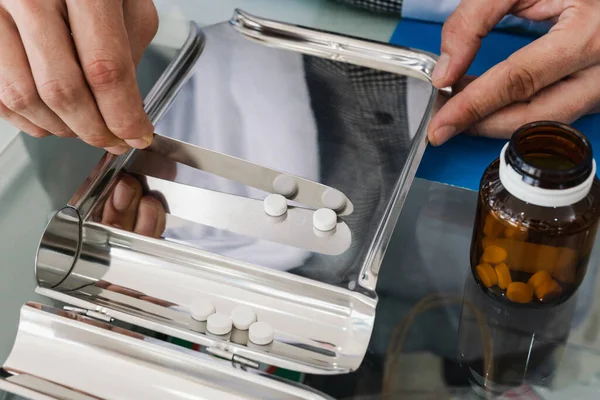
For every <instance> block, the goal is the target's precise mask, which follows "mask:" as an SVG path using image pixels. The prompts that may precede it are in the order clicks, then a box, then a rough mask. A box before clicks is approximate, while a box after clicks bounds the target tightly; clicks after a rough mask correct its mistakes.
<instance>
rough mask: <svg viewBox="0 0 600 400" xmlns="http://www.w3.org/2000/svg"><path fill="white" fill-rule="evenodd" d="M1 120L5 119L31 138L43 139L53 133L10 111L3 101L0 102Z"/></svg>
mask: <svg viewBox="0 0 600 400" xmlns="http://www.w3.org/2000/svg"><path fill="white" fill-rule="evenodd" d="M0 118H2V119H5V120H6V121H8V122H9V123H10V124H11V125H13V126H14V127H15V128H17V129H18V130H20V131H23V132H25V133H26V134H28V135H30V136H33V137H36V138H42V137H46V136H49V135H51V133H50V132H48V131H47V130H45V129H42V128H40V127H39V126H37V125H36V124H34V123H32V122H31V121H29V120H28V119H27V118H25V117H23V116H21V115H19V114H17V113H15V112H13V111H12V110H10V109H9V108H8V107H6V106H5V105H4V103H2V102H1V101H0Z"/></svg>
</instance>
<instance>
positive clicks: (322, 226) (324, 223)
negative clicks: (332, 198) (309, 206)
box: [313, 208, 337, 232]
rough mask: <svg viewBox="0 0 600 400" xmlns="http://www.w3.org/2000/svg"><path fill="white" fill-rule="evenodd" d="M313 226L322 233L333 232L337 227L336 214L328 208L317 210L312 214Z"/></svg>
mask: <svg viewBox="0 0 600 400" xmlns="http://www.w3.org/2000/svg"><path fill="white" fill-rule="evenodd" d="M313 225H314V227H315V229H318V230H320V231H323V232H328V231H330V230H333V228H335V227H336V225H337V214H336V213H335V211H333V210H331V209H329V208H319V209H318V210H317V211H315V213H314V214H313Z"/></svg>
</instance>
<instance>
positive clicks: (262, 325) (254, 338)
mask: <svg viewBox="0 0 600 400" xmlns="http://www.w3.org/2000/svg"><path fill="white" fill-rule="evenodd" d="M274 337H275V333H274V332H273V328H271V325H269V324H267V323H266V322H261V321H259V322H255V323H253V324H252V325H250V330H249V331H248V339H250V341H251V342H252V343H254V344H258V345H260V346H264V345H267V344H269V343H271V342H272V341H273V338H274Z"/></svg>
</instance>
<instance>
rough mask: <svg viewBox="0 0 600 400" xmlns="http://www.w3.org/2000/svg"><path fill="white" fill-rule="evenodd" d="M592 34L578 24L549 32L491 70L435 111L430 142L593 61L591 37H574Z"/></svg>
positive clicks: (455, 132) (429, 134) (454, 132)
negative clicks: (588, 40) (567, 29)
mask: <svg viewBox="0 0 600 400" xmlns="http://www.w3.org/2000/svg"><path fill="white" fill-rule="evenodd" d="M588 34H589V33H588V31H587V30H585V29H584V30H583V31H582V30H581V29H578V27H573V28H572V31H571V32H569V33H568V34H567V33H565V32H562V31H556V32H551V33H548V34H547V35H545V36H543V37H542V38H540V39H538V40H536V41H535V42H533V43H532V44H530V45H528V46H526V47H524V48H523V49H521V50H519V51H517V52H516V53H514V54H513V55H512V56H510V57H509V58H508V59H507V60H506V61H503V62H501V63H500V64H498V65H496V66H494V67H493V68H491V69H490V70H489V71H487V72H486V73H485V74H484V75H482V76H481V77H479V78H478V79H476V80H475V81H474V82H472V83H471V84H470V85H468V86H467V87H466V88H465V90H464V91H462V92H460V93H458V94H457V95H456V96H454V97H453V98H452V99H450V100H449V101H448V102H447V103H446V104H445V105H444V107H442V109H441V110H440V111H439V112H438V113H437V114H436V116H435V117H434V118H433V119H432V121H431V123H430V124H429V127H428V136H429V139H430V141H431V143H433V144H441V143H443V142H445V141H446V140H448V139H449V138H450V137H452V136H454V135H456V134H457V133H458V132H462V131H464V130H466V129H467V128H469V127H470V126H471V125H473V124H475V123H476V122H478V121H480V120H482V119H483V118H485V117H487V116H488V115H490V114H491V113H493V112H495V111H497V110H499V109H501V108H503V107H505V106H507V105H508V104H511V103H514V102H519V101H524V100H526V99H529V98H530V97H532V96H533V95H534V94H535V93H537V92H538V91H539V90H541V89H542V88H544V87H546V86H548V85H550V84H552V83H554V82H556V81H558V80H560V79H561V78H563V77H565V76H568V75H571V74H573V73H575V72H577V71H580V70H582V69H585V68H587V67H589V66H591V65H593V64H594V63H595V61H596V60H595V57H591V54H590V55H588V54H586V53H585V52H584V48H585V43H586V40H581V41H579V40H578V41H573V37H580V38H585V37H586V35H588ZM549 49H550V50H549ZM557 54H560V55H561V56H560V57H557V56H556V55H557Z"/></svg>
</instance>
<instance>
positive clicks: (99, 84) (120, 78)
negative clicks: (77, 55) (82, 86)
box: [83, 54, 129, 89]
mask: <svg viewBox="0 0 600 400" xmlns="http://www.w3.org/2000/svg"><path fill="white" fill-rule="evenodd" d="M93 59H94V61H92V62H90V63H88V64H86V65H84V66H83V71H84V73H85V78H86V80H87V82H88V84H89V85H90V86H91V87H92V88H95V89H101V88H103V87H113V86H116V85H119V84H121V83H122V82H124V81H125V80H126V79H128V78H129V70H128V69H127V68H126V66H125V64H124V61H122V60H119V59H118V58H117V57H113V56H107V55H106V54H98V56H96V57H93Z"/></svg>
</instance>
